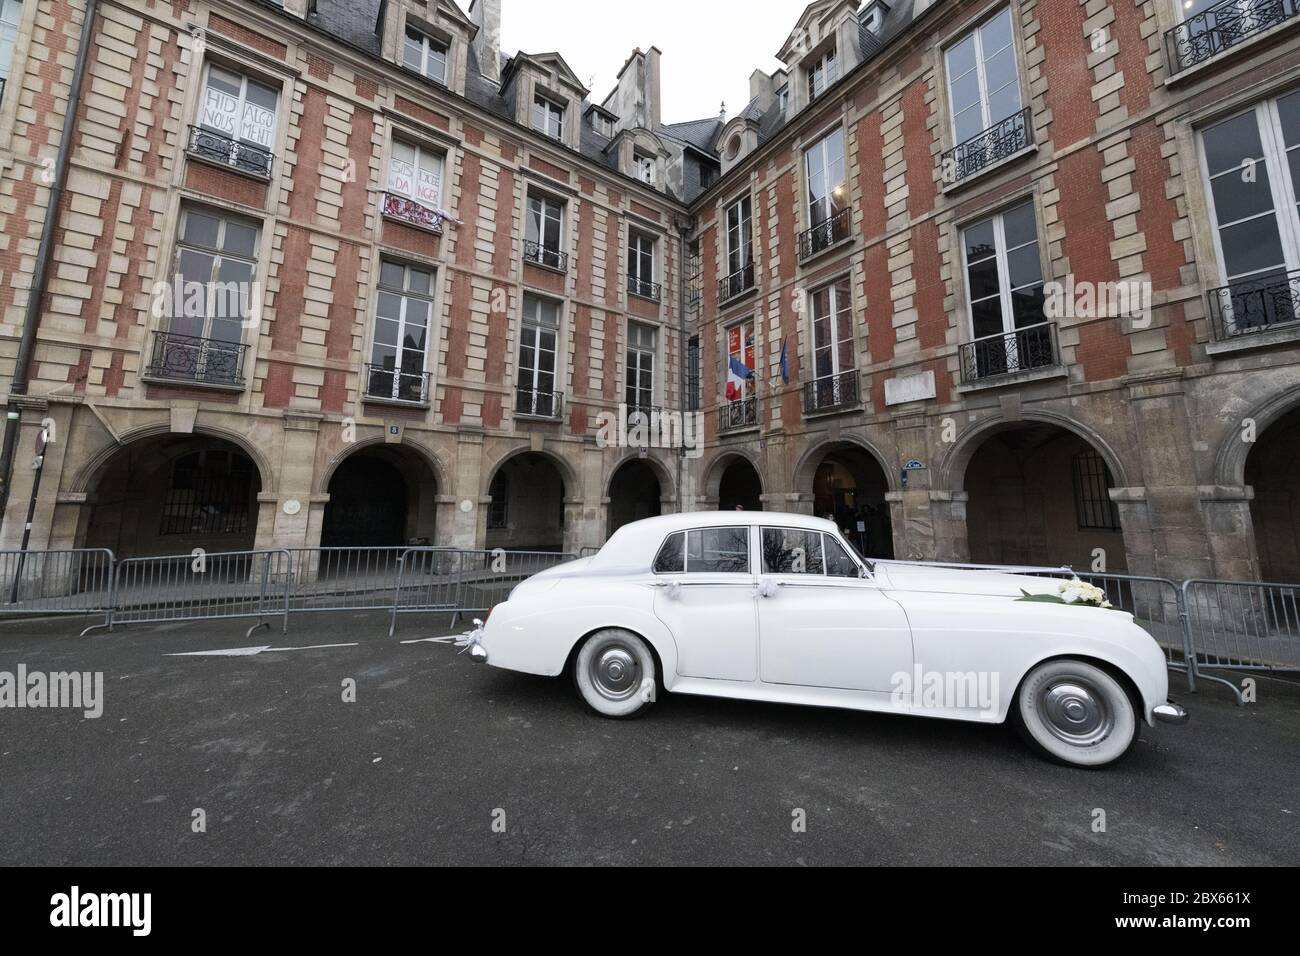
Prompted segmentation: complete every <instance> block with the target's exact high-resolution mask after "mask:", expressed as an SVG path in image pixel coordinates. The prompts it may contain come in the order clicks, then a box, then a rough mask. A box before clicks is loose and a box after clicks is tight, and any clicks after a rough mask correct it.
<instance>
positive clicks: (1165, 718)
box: [1151, 700, 1187, 726]
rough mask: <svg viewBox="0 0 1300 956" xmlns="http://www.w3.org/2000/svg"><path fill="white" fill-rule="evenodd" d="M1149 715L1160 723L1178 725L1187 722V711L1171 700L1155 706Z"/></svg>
mask: <svg viewBox="0 0 1300 956" xmlns="http://www.w3.org/2000/svg"><path fill="white" fill-rule="evenodd" d="M1151 716H1153V717H1154V718H1155V719H1156V720H1157V721H1158V722H1159V723H1162V724H1178V725H1179V726H1182V725H1183V724H1185V723H1187V711H1185V710H1183V708H1182V707H1180V706H1179V705H1177V704H1175V703H1174V702H1173V701H1172V700H1171V701H1169V702H1168V703H1164V704H1160V705H1159V706H1158V707H1156V709H1155V710H1153V711H1152V712H1151Z"/></svg>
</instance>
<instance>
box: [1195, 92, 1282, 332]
mask: <svg viewBox="0 0 1300 956" xmlns="http://www.w3.org/2000/svg"><path fill="white" fill-rule="evenodd" d="M1201 144H1202V148H1203V150H1204V155H1205V168H1206V174H1207V175H1208V177H1209V194H1210V212H1211V215H1212V217H1213V219H1214V235H1215V240H1216V243H1217V247H1218V249H1217V251H1218V254H1219V262H1220V267H1221V270H1222V274H1223V281H1224V285H1225V286H1227V288H1226V289H1223V290H1220V291H1219V292H1216V293H1214V295H1213V298H1212V301H1211V308H1212V310H1213V311H1214V312H1215V316H1214V317H1215V320H1216V322H1218V323H1219V324H1220V325H1219V328H1218V329H1216V331H1217V332H1218V333H1219V334H1236V333H1241V332H1250V331H1257V330H1259V329H1262V328H1267V327H1268V326H1270V325H1275V324H1278V323H1282V322H1291V321H1294V320H1295V318H1296V317H1297V306H1300V275H1298V270H1300V212H1297V206H1296V202H1297V198H1298V192H1297V191H1298V190H1300V176H1298V175H1297V171H1300V93H1291V94H1288V95H1287V96H1283V97H1281V98H1280V99H1276V100H1266V101H1265V102H1263V103H1259V104H1257V105H1256V106H1254V107H1252V108H1251V109H1249V110H1247V111H1246V112H1244V113H1239V114H1237V115H1236V116H1233V117H1231V118H1229V119H1226V120H1223V121H1222V122H1220V123H1216V124H1215V125H1213V126H1210V127H1207V128H1206V129H1204V130H1202V132H1201Z"/></svg>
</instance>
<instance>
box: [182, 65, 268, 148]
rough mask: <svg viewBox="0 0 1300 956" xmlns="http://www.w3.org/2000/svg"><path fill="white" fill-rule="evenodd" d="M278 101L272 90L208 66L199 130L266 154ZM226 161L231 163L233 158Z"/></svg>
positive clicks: (200, 110) (241, 76)
mask: <svg viewBox="0 0 1300 956" xmlns="http://www.w3.org/2000/svg"><path fill="white" fill-rule="evenodd" d="M278 100H279V94H278V93H277V92H276V91H275V89H273V88H272V87H270V86H267V85H266V84H264V83H259V82H257V81H256V80H252V79H249V78H248V77H247V76H243V75H241V74H239V73H235V72H233V71H231V70H227V69H225V68H224V67H221V66H217V65H216V64H215V63H209V64H208V67H207V78H206V79H205V81H204V85H203V99H202V102H201V103H200V105H199V127H200V128H201V129H204V130H210V131H212V132H215V133H220V134H221V135H222V136H225V137H227V138H229V139H230V140H233V141H235V142H236V143H240V144H247V145H250V146H254V147H256V148H257V149H259V150H263V151H265V152H267V153H269V152H270V151H271V149H272V148H273V147H274V146H275V131H276V104H277V102H278ZM230 161H231V162H232V163H233V162H235V158H234V156H233V154H232V156H231V158H230Z"/></svg>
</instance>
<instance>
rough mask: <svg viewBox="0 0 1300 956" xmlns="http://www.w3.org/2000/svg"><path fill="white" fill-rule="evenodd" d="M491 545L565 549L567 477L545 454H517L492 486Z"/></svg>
mask: <svg viewBox="0 0 1300 956" xmlns="http://www.w3.org/2000/svg"><path fill="white" fill-rule="evenodd" d="M488 496H489V497H490V498H491V503H490V504H489V505H488V516H487V547H488V548H490V549H491V548H505V549H507V550H510V551H563V550H564V476H563V475H561V474H560V470H559V468H558V467H556V465H555V463H554V462H552V461H551V460H550V459H549V458H547V457H546V456H545V455H539V454H537V453H536V452H527V453H525V454H522V455H515V456H514V457H512V458H508V459H506V461H505V462H504V463H503V464H502V465H501V467H500V468H498V469H497V471H496V473H495V474H494V475H493V476H492V481H491V482H490V483H489V485H488Z"/></svg>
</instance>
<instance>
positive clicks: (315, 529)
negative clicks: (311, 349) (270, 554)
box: [254, 409, 328, 550]
mask: <svg viewBox="0 0 1300 956" xmlns="http://www.w3.org/2000/svg"><path fill="white" fill-rule="evenodd" d="M321 418H322V416H321V415H320V413H318V412H312V411H305V410H302V409H286V410H285V412H284V418H283V422H282V425H281V428H280V438H281V441H280V443H279V444H280V453H279V456H278V457H277V458H272V459H271V461H270V467H271V468H272V469H273V470H274V472H275V475H274V477H273V480H274V482H275V487H274V488H268V487H267V486H266V485H263V488H262V492H261V494H259V495H258V496H257V502H258V515H257V538H256V545H255V547H256V548H257V549H258V550H268V549H276V548H290V549H292V548H318V547H320V532H321V526H322V523H323V519H324V503H323V502H320V501H315V500H313V498H314V496H313V494H312V491H313V486H314V483H315V479H316V442H317V439H318V438H319V436H320V423H321ZM270 428H271V426H270V425H269V424H263V425H259V427H258V428H257V431H256V433H255V435H254V440H256V441H258V442H259V444H260V445H261V446H262V447H267V446H269V445H270V444H271V442H269V441H266V439H268V438H270V437H271V434H270ZM325 499H326V500H328V496H325Z"/></svg>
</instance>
